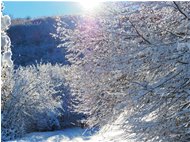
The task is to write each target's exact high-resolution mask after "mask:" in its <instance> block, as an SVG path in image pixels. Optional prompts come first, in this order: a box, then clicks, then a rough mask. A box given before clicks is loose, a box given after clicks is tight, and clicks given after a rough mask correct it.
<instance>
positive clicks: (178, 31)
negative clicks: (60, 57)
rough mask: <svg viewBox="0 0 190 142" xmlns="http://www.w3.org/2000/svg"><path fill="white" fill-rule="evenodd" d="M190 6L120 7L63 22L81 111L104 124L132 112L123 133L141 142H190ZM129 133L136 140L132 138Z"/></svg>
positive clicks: (150, 4)
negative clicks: (70, 24)
mask: <svg viewBox="0 0 190 142" xmlns="http://www.w3.org/2000/svg"><path fill="white" fill-rule="evenodd" d="M189 7H190V3H189V2H146V3H143V2H136V3H135V2H118V3H105V4H102V7H101V8H100V9H102V10H100V11H96V12H97V13H88V15H86V16H84V17H82V18H81V20H78V21H77V22H76V23H77V24H76V25H77V26H76V29H68V28H65V27H66V26H65V24H64V22H62V21H58V24H57V26H58V28H57V32H58V35H59V36H60V39H61V41H63V42H64V43H63V44H61V45H60V46H63V47H67V50H68V53H69V55H68V56H67V58H68V60H69V61H70V63H71V67H70V68H71V71H70V74H69V75H68V76H67V79H68V80H69V81H70V87H71V91H72V93H73V95H75V96H77V97H78V99H77V100H79V101H80V103H79V106H76V108H75V110H76V111H77V112H85V113H87V114H88V115H89V119H88V120H87V123H88V124H91V125H96V124H98V125H100V126H102V125H104V124H105V123H106V122H110V121H112V120H114V117H111V116H117V114H118V113H120V112H121V111H128V113H127V116H126V118H125V121H124V122H123V124H122V125H123V128H124V129H125V130H126V132H127V133H126V137H130V136H132V135H133V134H136V135H135V137H133V138H134V139H136V140H137V141H172V142H173V141H188V140H189V132H190V131H189V130H190V127H189V126H190V124H189V122H190V121H189V119H190V117H189V116H190V100H189V99H190V93H189V91H190V90H189V85H190V84H189V83H190V82H189V81H190V78H189V76H190V75H189V73H190V66H189V64H190V60H189V59H190V51H189V50H188V49H189V44H190V41H189V37H190V22H189V19H190V11H189ZM129 133H131V134H132V135H130V134H129Z"/></svg>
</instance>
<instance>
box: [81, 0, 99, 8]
mask: <svg viewBox="0 0 190 142" xmlns="http://www.w3.org/2000/svg"><path fill="white" fill-rule="evenodd" d="M79 3H80V5H81V6H82V7H83V8H84V10H92V9H95V8H96V7H98V5H99V4H100V1H99V0H80V1H79Z"/></svg>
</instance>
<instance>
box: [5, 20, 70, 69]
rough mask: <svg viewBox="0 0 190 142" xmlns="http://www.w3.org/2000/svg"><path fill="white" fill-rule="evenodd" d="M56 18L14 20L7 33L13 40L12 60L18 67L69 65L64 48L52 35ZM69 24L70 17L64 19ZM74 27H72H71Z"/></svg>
mask: <svg viewBox="0 0 190 142" xmlns="http://www.w3.org/2000/svg"><path fill="white" fill-rule="evenodd" d="M55 19H56V17H44V18H38V19H13V20H12V21H11V22H12V24H11V26H10V28H9V30H8V31H7V33H8V35H9V37H10V39H11V43H12V45H11V49H12V53H13V56H12V60H13V61H14V64H15V65H16V66H18V65H22V66H26V65H31V64H36V62H37V63H40V62H42V63H48V62H50V63H52V64H55V63H61V64H67V63H68V62H67V61H66V58H65V54H66V51H65V49H63V48H56V47H57V46H58V44H59V41H58V40H55V39H54V38H53V37H52V36H51V35H50V33H55V32H56V29H55V27H54V26H55V24H56V21H55ZM62 19H64V21H67V22H69V16H64V17H62ZM71 26H72V25H71Z"/></svg>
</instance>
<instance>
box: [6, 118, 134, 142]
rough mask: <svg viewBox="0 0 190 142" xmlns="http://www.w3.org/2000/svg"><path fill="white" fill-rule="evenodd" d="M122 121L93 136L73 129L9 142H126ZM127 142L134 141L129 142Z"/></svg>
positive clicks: (119, 119)
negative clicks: (123, 138) (123, 135)
mask: <svg viewBox="0 0 190 142" xmlns="http://www.w3.org/2000/svg"><path fill="white" fill-rule="evenodd" d="M122 119H123V115H121V116H119V117H118V119H117V120H116V121H115V122H114V123H112V124H110V125H106V126H104V127H103V128H102V129H101V130H100V131H99V132H97V133H95V134H92V135H91V134H90V132H89V131H86V130H87V129H82V128H79V127H73V128H67V129H64V130H61V131H52V132H34V133H30V134H26V135H25V136H24V137H23V138H21V139H17V140H14V141H9V142H115V141H119V142H126V139H125V140H122V137H121V135H122V134H123V133H124V131H123V130H122V129H120V128H119V125H117V124H118V123H119V122H121V121H122ZM127 142H133V141H131V140H127Z"/></svg>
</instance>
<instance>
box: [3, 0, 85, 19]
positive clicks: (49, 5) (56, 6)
mask: <svg viewBox="0 0 190 142" xmlns="http://www.w3.org/2000/svg"><path fill="white" fill-rule="evenodd" d="M4 5H5V9H4V11H3V13H4V14H9V15H11V16H12V17H13V18H26V17H28V16H30V17H32V18H37V17H41V16H56V15H64V14H66V15H69V14H79V13H81V12H82V8H81V5H80V4H79V3H77V2H63V1H62V2H60V1H59V2H53V1H47V2H42V1H41V2H40V1H33V2H31V1H28V2H26V1H5V2H4Z"/></svg>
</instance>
